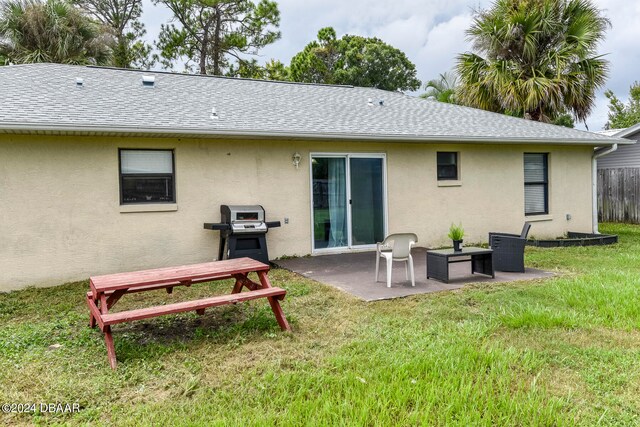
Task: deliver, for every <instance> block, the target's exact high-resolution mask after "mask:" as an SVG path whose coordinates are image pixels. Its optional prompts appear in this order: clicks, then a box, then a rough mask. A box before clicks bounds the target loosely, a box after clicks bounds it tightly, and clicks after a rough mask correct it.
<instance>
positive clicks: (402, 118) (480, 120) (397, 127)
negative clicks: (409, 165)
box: [0, 64, 625, 145]
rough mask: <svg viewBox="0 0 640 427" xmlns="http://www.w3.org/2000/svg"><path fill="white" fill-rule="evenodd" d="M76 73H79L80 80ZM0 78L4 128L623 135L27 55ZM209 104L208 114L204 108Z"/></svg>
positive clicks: (330, 89) (304, 88) (442, 137)
mask: <svg viewBox="0 0 640 427" xmlns="http://www.w3.org/2000/svg"><path fill="white" fill-rule="evenodd" d="M143 75H154V76H155V86H154V87H153V88H148V87H143V85H142V76H143ZM76 78H82V79H83V81H84V84H83V86H82V87H77V85H76ZM0 88H2V89H1V91H0V132H2V131H4V132H11V133H23V132H47V133H60V134H66V133H83V134H95V133H104V134H129V135H152V134H153V135H160V136H167V135H193V136H216V135H220V136H224V135H238V136H263V137H267V136H271V137H291V138H298V137H301V138H324V139H362V140H379V139H381V140H389V141H393V140H398V141H401V140H404V141H407V140H409V141H463V142H511V143H517V142H543V143H557V144H589V145H607V144H612V143H615V142H618V143H622V142H624V141H625V140H621V139H617V138H609V137H607V136H604V135H598V134H595V133H592V132H583V131H579V130H574V129H568V128H563V127H558V126H554V125H549V124H543V123H536V122H532V121H528V120H523V119H518V118H513V117H507V116H504V115H501V114H495V113H490V112H486V111H482V110H476V109H472V108H466V107H461V106H456V105H450V104H444V103H439V102H435V101H427V100H423V99H420V98H416V97H412V96H407V95H404V94H401V93H394V92H388V91H382V90H379V89H373V88H362V87H350V86H329V85H309V84H299V83H282V82H269V81H260V80H246V79H230V78H221V77H209V76H194V75H185V74H169V73H159V72H142V71H133V70H118V69H108V68H93V67H82V66H71V65H60V64H33V65H19V66H9V67H0ZM369 100H371V101H372V104H373V105H369V102H368V101H369ZM381 100H383V101H384V105H382V106H381V105H379V101H381ZM212 107H214V108H215V109H216V112H217V114H218V118H217V119H212V118H211V109H212Z"/></svg>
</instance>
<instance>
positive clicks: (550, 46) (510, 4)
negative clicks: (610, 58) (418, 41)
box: [457, 0, 610, 122]
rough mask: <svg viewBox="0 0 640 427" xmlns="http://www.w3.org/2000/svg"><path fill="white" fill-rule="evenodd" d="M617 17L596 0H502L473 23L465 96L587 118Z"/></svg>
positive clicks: (485, 105) (546, 117)
mask: <svg viewBox="0 0 640 427" xmlns="http://www.w3.org/2000/svg"><path fill="white" fill-rule="evenodd" d="M609 26H610V23H609V21H608V19H607V18H606V17H604V16H603V15H602V14H601V12H600V10H598V9H597V8H596V7H595V6H594V5H593V3H592V2H591V1H590V0H496V1H495V3H493V5H492V6H491V7H490V8H489V9H486V10H480V11H477V12H476V14H475V17H474V20H473V23H472V25H471V28H470V29H469V30H468V31H467V35H468V37H469V39H470V40H471V41H472V42H473V49H474V51H475V52H474V53H465V54H462V55H459V56H458V63H457V71H458V73H459V75H460V83H461V87H460V91H459V94H460V97H459V100H460V102H461V103H462V104H465V105H469V106H472V107H477V108H482V109H485V110H490V111H497V112H505V111H510V112H512V113H515V114H517V115H519V116H521V117H525V118H528V119H531V120H538V121H547V122H548V121H553V120H555V119H556V118H557V117H558V116H560V115H562V114H564V113H570V114H571V115H573V116H574V117H575V118H576V119H577V120H580V121H585V120H586V118H587V116H588V115H589V114H590V113H591V111H592V109H593V106H594V99H595V91H596V90H597V89H598V88H600V87H602V86H603V84H604V82H605V79H606V76H607V71H608V62H607V61H606V60H604V59H603V58H602V56H598V55H597V47H598V44H599V43H600V42H601V41H602V40H603V38H604V36H605V31H606V29H607V28H608V27H609Z"/></svg>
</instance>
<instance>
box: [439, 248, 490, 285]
mask: <svg viewBox="0 0 640 427" xmlns="http://www.w3.org/2000/svg"><path fill="white" fill-rule="evenodd" d="M492 255H493V250H491V249H485V248H476V247H473V246H470V247H466V248H462V250H461V251H459V252H455V251H454V250H453V249H439V250H433V251H427V279H436V280H440V281H442V282H445V283H449V264H453V263H456V262H471V274H474V273H480V274H486V275H488V276H491V277H493V278H495V277H496V274H495V271H494V270H493V256H492ZM460 257H464V258H463V259H459V258H460Z"/></svg>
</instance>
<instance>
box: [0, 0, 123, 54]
mask: <svg viewBox="0 0 640 427" xmlns="http://www.w3.org/2000/svg"><path fill="white" fill-rule="evenodd" d="M110 45H111V39H110V38H109V37H108V36H107V35H105V33H104V31H103V29H102V28H101V25H100V24H99V23H97V22H95V21H93V20H91V19H90V18H88V17H87V16H86V15H84V14H83V13H82V12H81V11H79V10H78V9H76V8H74V7H73V6H72V5H70V4H69V3H66V2H65V1H63V0H46V1H45V2H43V1H39V0H9V1H6V2H4V3H2V7H1V10H0V58H3V57H4V61H5V62H12V63H17V64H24V63H34V62H56V63H63V64H78V65H87V64H94V65H108V64H109V63H110V60H111V54H112V50H111V46H110Z"/></svg>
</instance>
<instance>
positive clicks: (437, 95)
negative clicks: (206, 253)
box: [420, 72, 458, 104]
mask: <svg viewBox="0 0 640 427" xmlns="http://www.w3.org/2000/svg"><path fill="white" fill-rule="evenodd" d="M424 88H425V92H424V93H423V94H422V95H420V97H421V98H425V99H431V100H434V101H440V102H446V103H447V104H455V103H456V90H457V88H458V76H457V75H456V74H455V73H452V72H446V73H443V74H440V76H439V77H438V78H437V79H432V80H429V81H428V82H427V83H426V84H425V85H424Z"/></svg>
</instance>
